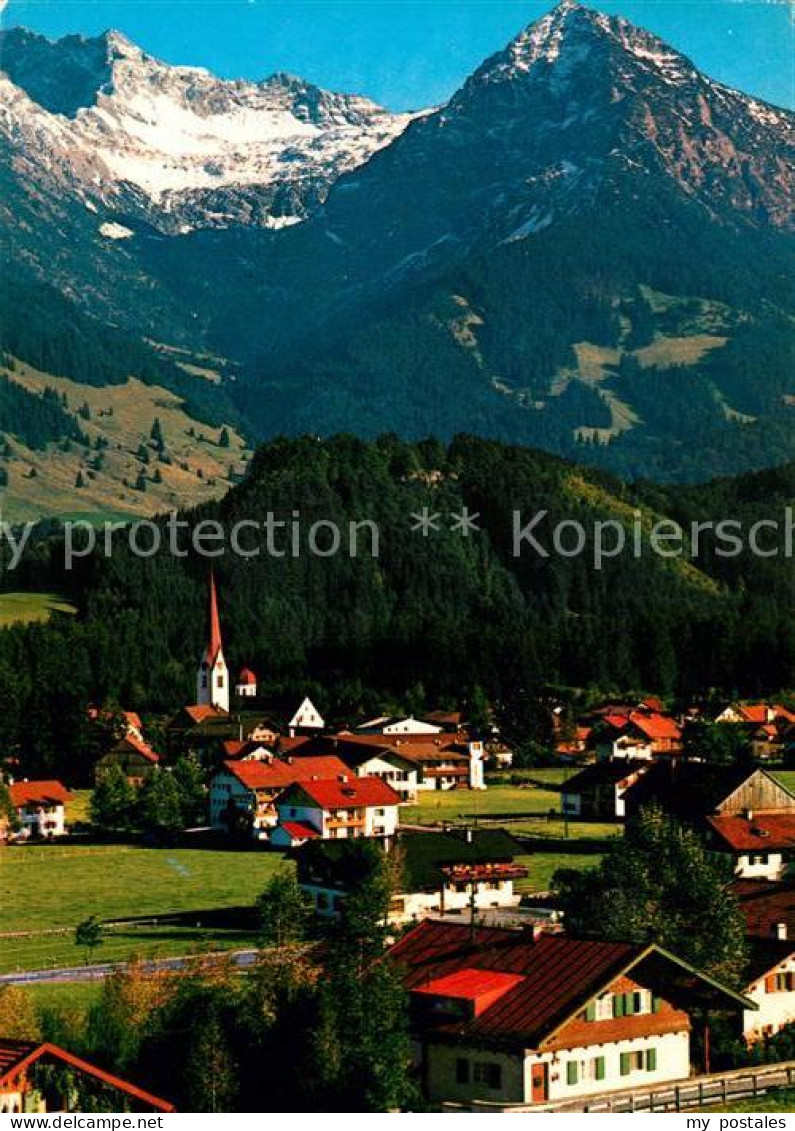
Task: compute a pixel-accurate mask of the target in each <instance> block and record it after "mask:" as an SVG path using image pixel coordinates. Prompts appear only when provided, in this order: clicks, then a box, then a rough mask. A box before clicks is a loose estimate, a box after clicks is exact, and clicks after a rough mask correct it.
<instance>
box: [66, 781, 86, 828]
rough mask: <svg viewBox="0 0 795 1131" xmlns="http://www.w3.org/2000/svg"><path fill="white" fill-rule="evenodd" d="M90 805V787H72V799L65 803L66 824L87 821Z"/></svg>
mask: <svg viewBox="0 0 795 1131" xmlns="http://www.w3.org/2000/svg"><path fill="white" fill-rule="evenodd" d="M90 805H91V790H90V789H73V790H72V799H71V801H69V802H68V803H67V805H66V823H67V825H75V824H77V823H78V822H83V823H87V822H88V821H89V819H90V817H89V807H90Z"/></svg>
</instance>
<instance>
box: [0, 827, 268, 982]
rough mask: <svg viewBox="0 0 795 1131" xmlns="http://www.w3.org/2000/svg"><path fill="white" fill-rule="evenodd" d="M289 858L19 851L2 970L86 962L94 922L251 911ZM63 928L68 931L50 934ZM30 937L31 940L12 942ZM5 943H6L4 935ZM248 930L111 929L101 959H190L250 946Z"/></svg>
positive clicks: (9, 888)
mask: <svg viewBox="0 0 795 1131" xmlns="http://www.w3.org/2000/svg"><path fill="white" fill-rule="evenodd" d="M284 866H285V865H284V859H283V857H281V856H279V855H278V854H276V853H264V852H255V851H252V852H221V851H201V850H198V849H146V848H135V847H130V846H127V845H118V846H117V845H112V846H101V847H94V846H76V845H64V846H61V845H54V846H49V845H48V846H46V847H45V846H42V847H38V846H22V847H18V848H8V849H5V850H4V851H3V852H2V854H0V906H2V907H3V919H2V932H3V933H2V934H0V970H2V971H9V970H17V969H39V968H42V967H47V966H59V965H62V964H73V963H79V962H81V961H82V960H83V954H82V952H81V951H78V950H77V948H76V947H75V945H74V942H73V938H72V933H71V932H72V930H73V928H74V926H75V925H76V924H77V923H79V922H80V921H81V920H83V919H85V918H87V917H88V916H89V915H96V916H97V917H98V918H99V919H102V920H107V919H114V918H128V917H131V916H148V915H158V914H166V913H175V912H177V913H179V912H202V911H207V910H211V909H218V908H231V907H249V906H251V905H253V904H254V902H255V901H256V898H257V896H258V895H259V894H260V892H261V891H262V890H263V888H264V886H265V884H266V883H267V881H268V879H269V878H270V877H271V876H272V875H273V874H274V872H275V871H276V870H278V869H279V868H280V867H284ZM56 928H60V929H63V930H64V931H65V932H66V933H64V934H50V933H47V932H48V931H52V930H53V929H56ZM15 932H33V934H32V935H31V936H26V937H22V938H20V937H16V938H11V937H8V936H9V935H11V934H12V933H15ZM4 936H5V937H4ZM251 941H252V935H251V933H250V932H246V931H244V930H240V929H238V928H236V927H234V926H232V927H229V928H226V927H212V928H208V927H207V926H206V925H204V924H202V916H201V915H200V914H197V915H196V916H195V918H194V916H193V915H191V916H190V917H189V918H188V920H187V921H185V922H181V923H179V924H177V925H169V926H165V925H163V924H152V925H136V926H132V925H129V926H128V925H125V926H124V927H121V928H114V929H113V930H112V931H111V932H109V934H108V935H107V937H106V941H105V943H104V944H103V945H102V946H101V947H99V948H97V950H96V952H95V959H96V961H111V960H118V959H123V958H126V957H128V956H129V955H130V954H138V955H141V956H143V957H153V956H155V955H167V954H187V953H191V952H192V951H193V950H195V949H208V948H209V949H214V948H216V947H217V948H218V949H225V948H228V947H230V946H231V947H234V946H247V945H249V944H250V943H251Z"/></svg>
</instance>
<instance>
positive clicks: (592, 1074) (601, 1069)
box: [566, 1056, 605, 1086]
mask: <svg viewBox="0 0 795 1131" xmlns="http://www.w3.org/2000/svg"><path fill="white" fill-rule="evenodd" d="M604 1078H605V1058H604V1057H603V1056H594V1057H592V1058H591V1059H590V1060H580V1061H577V1060H570V1061H569V1062H568V1064H567V1065H566V1083H567V1084H569V1085H570V1086H573V1085H574V1084H576V1083H578V1081H580V1080H582V1081H583V1083H585V1082H586V1081H590V1080H604Z"/></svg>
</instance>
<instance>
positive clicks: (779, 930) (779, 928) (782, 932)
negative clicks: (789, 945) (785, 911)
mask: <svg viewBox="0 0 795 1131" xmlns="http://www.w3.org/2000/svg"><path fill="white" fill-rule="evenodd" d="M773 929H774V930H775V932H776V938H777V939H786V937H787V924H786V923H775V924H774V927H773Z"/></svg>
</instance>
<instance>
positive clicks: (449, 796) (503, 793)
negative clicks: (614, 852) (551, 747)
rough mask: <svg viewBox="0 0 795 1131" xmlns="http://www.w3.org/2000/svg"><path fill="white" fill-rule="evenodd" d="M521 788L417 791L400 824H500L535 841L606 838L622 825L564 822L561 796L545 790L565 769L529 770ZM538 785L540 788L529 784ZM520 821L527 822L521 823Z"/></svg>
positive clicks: (553, 784)
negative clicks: (561, 813)
mask: <svg viewBox="0 0 795 1131" xmlns="http://www.w3.org/2000/svg"><path fill="white" fill-rule="evenodd" d="M527 773H528V775H530V776H529V777H528V778H527V780H526V781H524V782H522V783H521V784H519V785H502V784H500V785H490V786H489V788H488V789H487V790H485V791H482V790H471V791H470V790H460V789H455V790H434V791H429V792H427V793H421V794H420V797H419V800H418V802H417V804H416V805H408V806H406V808H405V809H403V810H402V811H401V821H402V822H403V823H404V824H419V825H432V824H438V823H440V822H445V821H446V822H451V823H463V822H466V821H474V820H477V821H479V822H482V823H500V822H501V820H502V819H503V818H505V819H506V824H505V827H506V828H508V829H509V830H510V831H511V832H513V833H516V834H519V835H522V836H532V837H538V838H539V839H550V838H561V839H563V838H569V839H571V840H582V839H595V840H604V839H608V838H609V837H613V836H618V835H620V833H621V826H620V825H617V824H612V823H605V822H592V821H566V822H564V821H563V819H562V817H561V816H560V792H559V791H558V790H557V789H554V788H545V787H546V786H555V785H559V784H560V782H561V781H562V780H565V774H566V771H561V770H549V771H545V770H536V771H527ZM533 783H540V784H533ZM521 818H526V820H523V819H521Z"/></svg>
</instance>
